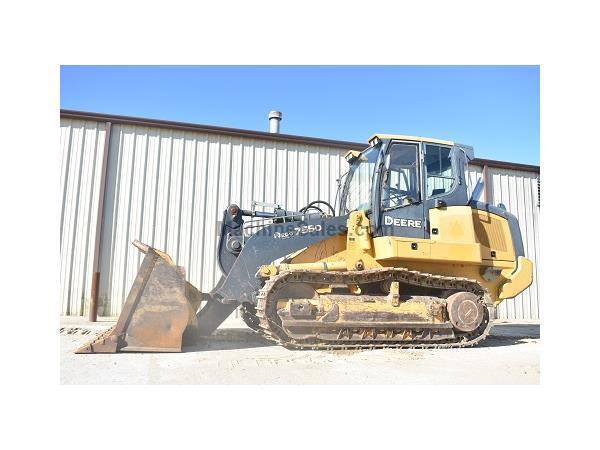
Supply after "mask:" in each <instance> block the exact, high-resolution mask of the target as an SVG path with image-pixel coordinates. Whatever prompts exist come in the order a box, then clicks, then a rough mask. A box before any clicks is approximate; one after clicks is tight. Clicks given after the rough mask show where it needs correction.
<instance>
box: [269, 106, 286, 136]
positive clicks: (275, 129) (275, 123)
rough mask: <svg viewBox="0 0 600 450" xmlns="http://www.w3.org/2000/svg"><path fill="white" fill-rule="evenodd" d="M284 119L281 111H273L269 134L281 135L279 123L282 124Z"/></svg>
mask: <svg viewBox="0 0 600 450" xmlns="http://www.w3.org/2000/svg"><path fill="white" fill-rule="evenodd" d="M282 117H283V114H282V113H281V111H271V112H270V113H269V132H271V133H279V122H281V118H282Z"/></svg>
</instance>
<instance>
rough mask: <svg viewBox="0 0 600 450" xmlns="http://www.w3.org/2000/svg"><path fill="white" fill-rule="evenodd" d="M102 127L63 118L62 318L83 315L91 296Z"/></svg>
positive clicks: (61, 130)
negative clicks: (70, 315)
mask: <svg viewBox="0 0 600 450" xmlns="http://www.w3.org/2000/svg"><path fill="white" fill-rule="evenodd" d="M105 136H106V125H105V123H103V122H91V121H85V122H84V121H80V120H71V119H61V121H60V146H61V153H62V154H61V156H62V164H61V174H60V183H61V186H62V194H63V196H62V208H61V217H60V294H61V310H62V313H63V314H73V315H83V314H86V313H87V306H88V304H89V298H90V295H91V292H90V291H91V280H92V271H93V267H92V265H93V250H94V236H95V234H94V233H95V232H96V222H97V212H98V200H99V192H100V181H101V180H100V176H101V175H100V173H101V170H102V156H103V149H104V139H105Z"/></svg>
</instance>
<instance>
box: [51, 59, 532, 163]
mask: <svg viewBox="0 0 600 450" xmlns="http://www.w3.org/2000/svg"><path fill="white" fill-rule="evenodd" d="M539 91H540V89H539V68H538V67H537V66H62V67H61V76H60V106H61V108H66V109H76V110H81V111H91V112H103V113H111V114H121V115H131V116H139V117H149V118H154V119H166V120H175V121H182V122H192V123H201V124H207V125H218V126H225V127H233V128H245V129H249V130H262V131H268V121H267V114H268V112H269V111H271V110H279V111H282V112H283V121H282V123H281V132H282V133H287V134H297V135H302V136H312V137H321V138H330V139H341V140H347V141H355V142H366V141H367V139H368V138H369V136H370V135H372V134H374V133H395V134H411V135H418V136H428V137H435V138H440V139H449V140H454V141H456V142H460V143H463V144H469V145H473V146H474V147H475V155H476V156H477V157H480V158H488V159H497V160H503V161H511V162H520V163H526V164H539V153H540V152H539V147H540V138H539V135H540V109H539V107H540V97H539Z"/></svg>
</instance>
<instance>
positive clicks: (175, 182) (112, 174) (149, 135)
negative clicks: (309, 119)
mask: <svg viewBox="0 0 600 450" xmlns="http://www.w3.org/2000/svg"><path fill="white" fill-rule="evenodd" d="M344 153H345V151H343V150H340V149H332V148H326V147H319V146H316V145H300V144H294V143H289V142H276V141H271V140H257V139H252V138H243V137H232V136H228V135H218V134H212V133H197V132H188V131H175V130H169V129H164V128H148V127H140V126H134V125H116V124H115V125H113V127H112V132H111V142H110V148H109V160H108V168H107V174H108V178H107V184H106V195H105V203H104V207H105V214H104V221H103V227H102V238H101V253H100V273H101V277H100V293H99V307H98V313H99V314H100V315H109V316H111V315H117V314H119V312H120V310H121V306H122V302H123V300H124V299H125V297H126V295H127V291H128V288H129V287H130V286H131V284H132V283H133V280H134V278H135V274H136V273H137V270H138V267H139V265H140V264H141V259H142V256H143V255H142V254H141V253H140V252H139V251H138V250H137V249H135V248H134V247H133V246H132V245H130V242H131V241H132V240H133V239H139V240H141V241H142V242H144V243H147V244H150V245H152V246H155V247H157V248H159V249H162V250H165V251H166V252H167V253H169V254H170V255H171V257H172V258H173V259H174V260H175V261H176V263H177V264H178V265H181V266H184V267H186V269H187V275H188V279H189V281H190V282H191V283H192V284H194V285H196V286H197V287H198V288H199V289H201V290H202V291H209V290H210V289H212V288H213V286H214V285H215V284H216V282H217V280H218V279H219V277H220V272H219V269H218V267H217V263H216V259H215V254H216V250H217V238H218V231H219V227H220V223H219V222H220V220H221V216H222V212H223V210H224V209H225V208H226V206H227V205H228V204H230V203H231V202H235V203H237V204H239V205H240V206H242V207H245V208H249V207H250V205H251V202H252V200H256V201H262V202H269V203H279V204H282V205H285V206H286V207H287V208H289V209H294V210H297V209H298V208H301V207H302V206H304V205H306V204H307V203H308V202H309V201H311V200H315V199H323V200H327V201H329V202H331V203H333V201H334V197H335V193H336V187H337V185H336V179H337V178H338V177H339V175H340V171H341V170H345V166H346V163H345V161H344V159H343V155H344Z"/></svg>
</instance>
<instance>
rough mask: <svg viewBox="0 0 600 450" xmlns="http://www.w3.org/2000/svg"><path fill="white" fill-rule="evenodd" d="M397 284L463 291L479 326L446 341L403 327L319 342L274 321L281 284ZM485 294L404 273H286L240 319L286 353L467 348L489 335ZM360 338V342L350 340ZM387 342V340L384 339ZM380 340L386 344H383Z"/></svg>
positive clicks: (469, 283)
mask: <svg viewBox="0 0 600 450" xmlns="http://www.w3.org/2000/svg"><path fill="white" fill-rule="evenodd" d="M386 280H391V281H399V282H400V283H403V284H408V285H412V286H421V287H425V288H433V289H439V290H449V291H466V292H472V293H473V294H475V295H477V297H478V299H479V301H480V302H481V303H482V304H483V305H484V307H485V309H484V311H485V313H484V320H483V321H482V323H481V325H480V326H479V327H478V328H477V329H476V330H474V331H472V332H470V333H460V332H455V333H454V334H455V336H454V337H453V338H451V339H444V338H443V337H442V338H441V337H440V336H439V335H437V334H436V333H438V331H436V329H430V328H427V326H426V325H424V326H422V327H412V328H410V327H407V328H405V329H404V330H402V332H401V333H398V330H397V329H395V330H393V331H392V330H385V329H380V328H373V327H369V328H368V329H364V330H361V329H357V328H352V329H348V330H347V333H346V334H345V336H344V333H343V332H340V336H339V339H338V340H337V341H331V340H323V339H319V338H310V339H294V338H292V337H290V336H289V335H288V334H287V333H286V332H285V331H284V330H283V328H282V327H281V326H280V323H281V322H280V320H279V317H278V315H277V299H276V292H277V291H278V290H279V289H280V288H282V287H283V286H285V285H286V284H287V283H309V284H321V285H323V284H329V285H333V284H357V285H360V284H365V283H374V282H381V281H386ZM486 299H487V291H486V289H485V288H483V287H482V286H481V285H480V284H479V283H477V282H476V281H474V280H470V279H467V278H458V277H447V276H441V275H431V274H427V273H421V272H417V271H411V270H408V269H397V268H390V269H387V268H386V269H372V270H364V271H355V272H333V271H324V272H314V271H300V270H299V271H292V272H283V273H280V274H278V275H275V276H273V277H270V278H269V279H268V280H267V281H266V283H265V285H264V286H263V288H262V289H261V290H260V291H259V293H258V295H257V305H256V307H252V306H251V305H244V307H243V308H242V318H243V319H244V321H245V322H246V324H248V326H249V327H250V328H252V329H254V330H255V331H257V332H259V333H260V334H262V335H263V336H264V337H265V338H267V339H268V340H270V341H273V342H276V343H277V344H280V345H283V346H285V347H287V348H292V349H315V350H335V349H340V350H343V349H345V350H348V349H374V348H404V349H411V348H456V347H469V346H473V345H476V344H478V343H479V342H481V341H483V340H484V339H485V338H486V337H487V336H488V334H489V332H490V329H491V321H490V317H491V313H492V306H491V305H490V304H489V303H488V302H486ZM356 334H360V335H361V338H360V339H355V338H354V336H356ZM390 336H392V338H391V339H390ZM383 337H386V339H383Z"/></svg>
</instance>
